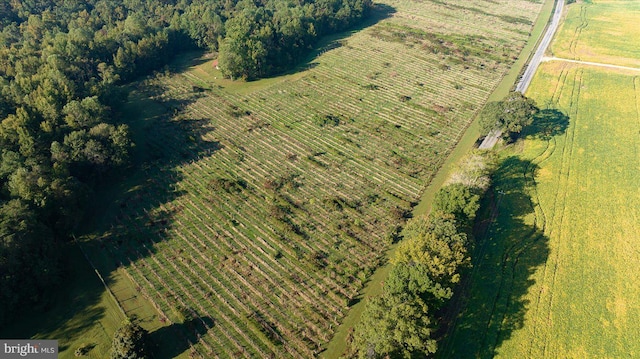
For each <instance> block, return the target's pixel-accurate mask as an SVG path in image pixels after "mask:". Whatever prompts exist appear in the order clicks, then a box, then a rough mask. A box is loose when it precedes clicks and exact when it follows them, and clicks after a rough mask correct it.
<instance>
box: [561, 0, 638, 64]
mask: <svg viewBox="0 0 640 359" xmlns="http://www.w3.org/2000/svg"><path fill="white" fill-rule="evenodd" d="M639 17H640V3H639V2H637V1H622V0H609V1H599V0H593V1H580V2H578V3H575V4H572V5H570V6H569V7H568V11H567V13H566V17H565V19H564V22H563V24H562V25H561V26H560V29H559V30H558V34H557V36H556V40H555V41H554V43H553V44H552V46H551V52H552V53H553V55H554V56H556V57H562V58H567V59H572V60H581V61H590V62H600V63H606V64H613V65H620V66H630V67H640V22H639V21H638V18H639Z"/></svg>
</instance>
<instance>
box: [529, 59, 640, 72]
mask: <svg viewBox="0 0 640 359" xmlns="http://www.w3.org/2000/svg"><path fill="white" fill-rule="evenodd" d="M545 61H564V62H572V63H574V64H582V65H590V66H598V67H606V68H609V69H620V70H630V71H640V68H637V67H628V66H619V65H612V64H603V63H601V62H589V61H579V60H569V59H563V58H560V57H546V56H545V57H543V58H542V62H545Z"/></svg>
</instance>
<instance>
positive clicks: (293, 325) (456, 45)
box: [83, 0, 541, 358]
mask: <svg viewBox="0 0 640 359" xmlns="http://www.w3.org/2000/svg"><path fill="white" fill-rule="evenodd" d="M507 4H508V6H507ZM540 8H541V4H540V3H536V2H531V1H525V0H518V1H495V2H493V1H492V2H490V3H488V2H484V1H461V0H460V1H453V2H447V3H446V4H445V3H443V2H439V1H426V2H414V1H388V2H385V3H384V4H377V5H376V9H375V11H374V15H373V17H374V21H372V24H370V26H368V27H365V28H364V29H362V30H360V31H355V32H353V33H351V34H345V35H344V37H342V38H336V39H332V40H331V41H327V43H326V44H325V45H324V47H323V48H322V49H321V50H320V51H319V53H318V54H317V56H315V57H314V58H313V59H312V60H310V61H309V62H308V63H306V64H303V65H302V68H301V69H300V71H299V72H297V73H294V74H291V75H286V76H282V77H280V78H277V79H267V80H261V81H257V82H254V83H248V84H244V85H238V84H237V83H230V82H229V81H226V80H222V79H221V78H220V77H219V76H220V75H219V73H218V71H217V70H216V69H215V68H214V65H213V62H212V60H211V59H207V58H200V57H196V58H184V59H182V61H179V62H178V63H177V64H176V66H175V67H174V68H172V69H168V70H167V71H165V72H163V73H160V74H158V75H157V76H155V77H153V78H150V79H147V80H144V81H141V82H139V83H138V84H137V85H136V86H135V89H133V91H132V94H131V102H130V104H129V105H128V106H127V107H126V108H125V111H129V112H130V114H131V118H132V120H131V123H130V126H131V128H132V132H133V133H134V139H135V140H136V144H137V148H136V158H137V160H136V166H134V167H133V168H132V172H131V173H130V176H129V178H128V180H127V181H126V182H125V183H124V184H123V185H122V187H121V191H120V192H121V193H120V194H114V195H113V197H112V198H111V200H112V202H113V204H112V205H111V207H110V208H109V209H108V210H106V211H104V213H102V212H100V213H99V216H100V217H101V219H100V223H101V224H100V226H101V228H102V231H101V232H100V233H96V234H94V235H91V236H87V237H86V240H85V242H84V244H83V246H84V248H86V249H87V250H88V251H89V252H90V256H91V257H92V258H93V259H94V260H95V261H96V263H99V264H98V266H99V267H100V268H99V269H100V271H101V272H103V273H109V272H110V271H113V270H115V269H116V268H117V267H120V268H121V270H120V272H122V273H125V276H127V277H128V278H129V280H130V281H131V283H133V284H132V286H133V287H134V288H135V289H136V290H137V292H138V294H136V295H137V296H138V297H139V296H142V297H145V298H146V299H147V300H148V302H149V303H150V305H151V306H153V307H154V308H155V309H156V311H157V314H156V315H152V316H143V315H140V317H141V318H140V319H141V320H142V324H143V326H145V327H147V328H152V329H154V330H162V331H165V332H166V331H171V332H172V333H175V334H174V338H175V340H174V341H175V342H176V343H178V344H176V345H174V347H173V348H172V349H171V350H172V351H171V352H170V354H171V355H172V356H173V355H179V354H184V355H186V354H187V353H188V354H189V355H193V356H197V357H206V358H209V357H260V358H265V357H277V358H282V357H312V356H314V355H316V354H317V353H319V352H320V351H321V350H322V349H323V346H324V345H325V343H327V342H328V341H329V340H330V339H331V337H332V335H333V332H334V331H335V329H336V327H337V326H338V324H339V323H340V321H341V320H342V318H343V316H344V315H345V313H346V311H347V310H348V307H349V305H350V304H351V303H352V302H353V301H354V300H355V299H356V298H357V295H358V291H359V290H360V289H361V288H362V286H363V284H364V283H365V281H366V280H367V278H368V276H369V275H370V274H371V273H372V271H373V269H374V268H376V267H377V266H378V265H379V264H380V261H381V260H382V259H383V254H384V252H385V249H386V248H387V247H388V245H389V244H390V243H391V241H392V240H394V237H395V235H396V232H397V229H398V226H399V225H401V224H402V223H403V220H404V219H405V218H406V217H407V216H408V214H409V213H410V209H411V207H412V205H413V204H414V203H415V202H417V200H418V199H419V197H420V194H421V192H422V190H423V189H424V187H425V186H426V184H427V183H428V182H429V180H430V179H431V178H432V176H433V175H434V173H435V171H436V170H437V169H438V168H439V166H440V164H441V163H442V162H443V161H444V159H445V157H446V156H447V154H448V153H449V151H450V150H451V148H452V147H453V146H454V145H455V143H456V141H458V139H459V138H460V136H461V135H462V133H463V132H464V130H465V128H466V127H467V125H468V124H469V123H470V121H471V120H472V119H473V117H474V115H475V113H476V111H477V110H478V109H479V108H480V107H481V106H482V105H483V103H484V102H485V101H486V99H487V97H488V95H489V93H490V92H491V90H492V89H493V88H494V87H495V86H496V84H497V83H498V82H499V80H500V78H501V77H502V76H503V74H504V73H505V71H506V70H507V69H508V67H509V65H510V64H511V63H512V62H513V59H514V58H515V56H517V54H518V53H519V49H521V47H522V46H523V45H524V42H525V41H526V39H527V36H528V32H529V31H530V28H531V24H532V23H533V21H534V20H535V16H536V14H537V13H538V11H539V10H540ZM116 295H118V294H117V293H116ZM129 299H130V298H119V300H120V301H126V300H129ZM129 314H131V315H135V314H137V312H136V310H135V309H132V310H130V311H129ZM158 328H159V329H158ZM167 328H168V329H167ZM165 337H166V336H165ZM158 350H159V349H158ZM163 354H164V355H166V354H167V352H163Z"/></svg>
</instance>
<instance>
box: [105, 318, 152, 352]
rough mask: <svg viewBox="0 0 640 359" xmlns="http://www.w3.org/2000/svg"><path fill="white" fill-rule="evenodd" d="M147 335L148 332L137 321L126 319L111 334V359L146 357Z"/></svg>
mask: <svg viewBox="0 0 640 359" xmlns="http://www.w3.org/2000/svg"><path fill="white" fill-rule="evenodd" d="M148 335H149V333H148V332H147V331H146V330H145V329H144V328H142V327H141V326H140V325H139V324H138V323H136V322H132V321H130V320H126V321H125V322H124V323H123V325H122V326H121V327H120V328H119V329H118V330H116V333H115V334H114V336H113V342H112V344H111V359H144V358H147V357H148V356H149V350H148V348H147V347H148V343H147V341H148V338H147V337H148Z"/></svg>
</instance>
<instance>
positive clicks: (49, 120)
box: [0, 0, 371, 323]
mask: <svg viewBox="0 0 640 359" xmlns="http://www.w3.org/2000/svg"><path fill="white" fill-rule="evenodd" d="M370 6H371V3H370V1H368V0H317V1H311V0H310V1H293V0H268V1H264V2H257V1H256V2H254V1H251V0H242V1H240V2H236V1H234V0H225V1H222V0H206V1H205V0H193V1H191V0H180V1H173V0H164V1H158V0H148V1H140V0H89V1H78V0H64V1H63V0H12V1H9V0H0V44H1V45H0V92H1V98H0V121H1V122H0V151H1V153H0V274H1V276H0V288H2V290H1V291H0V323H2V322H4V321H6V320H8V319H9V318H10V315H11V314H15V313H16V309H17V308H19V307H21V308H27V307H28V306H29V305H31V304H34V303H40V304H42V303H44V302H45V301H46V300H45V299H46V296H45V293H46V292H47V291H48V290H49V289H51V288H53V287H55V286H56V285H57V284H59V283H60V281H61V278H62V277H63V276H64V273H61V271H60V266H59V261H60V259H61V254H60V250H59V245H60V244H61V243H64V242H65V241H67V240H68V238H69V236H70V235H71V233H72V232H73V231H74V230H75V229H76V228H77V226H78V224H79V223H80V221H81V220H82V219H83V212H84V211H83V207H84V206H85V205H86V203H87V201H88V199H90V198H91V195H92V192H93V191H94V189H95V188H96V187H97V186H98V185H101V184H104V183H105V182H106V181H109V180H111V179H113V178H114V176H113V172H114V169H117V168H122V166H124V165H126V163H127V158H128V155H129V151H130V149H131V147H132V146H133V144H132V143H131V142H130V139H129V135H128V128H127V126H126V125H125V124H123V122H125V121H123V120H122V118H124V117H125V116H126V114H121V113H118V111H117V109H118V103H120V102H122V101H123V100H125V97H126V94H125V93H124V92H123V91H122V90H121V87H120V85H121V84H123V83H126V82H127V81H130V80H133V79H135V78H136V77H138V76H140V75H143V74H146V73H149V72H151V71H152V70H154V69H158V68H160V67H161V66H163V65H164V64H166V63H167V62H168V61H169V60H170V56H171V55H173V54H176V53H179V52H183V51H187V50H192V49H196V48H205V49H208V50H210V51H214V52H218V53H219V65H220V67H221V69H222V71H223V73H224V74H225V75H226V76H229V77H232V78H245V79H254V78H258V77H262V76H268V75H271V74H274V73H277V72H279V71H283V70H285V69H287V68H289V67H291V66H292V65H294V64H296V63H297V62H299V61H300V60H301V59H302V57H303V56H304V55H305V54H306V53H307V52H308V50H309V49H310V48H311V47H312V46H313V45H314V43H315V41H316V40H317V38H318V37H319V36H322V35H325V34H328V33H331V32H335V31H339V30H343V29H345V28H347V27H349V26H351V25H353V24H354V23H356V22H357V21H359V20H361V19H362V18H363V17H364V16H365V15H366V14H367V12H368V9H369V8H370Z"/></svg>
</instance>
